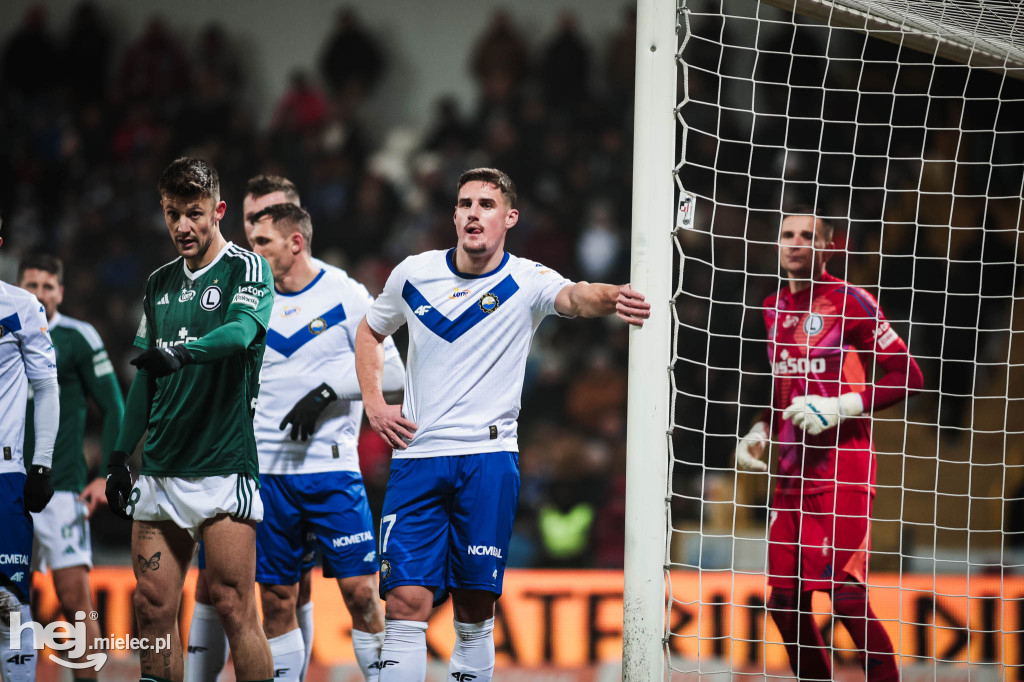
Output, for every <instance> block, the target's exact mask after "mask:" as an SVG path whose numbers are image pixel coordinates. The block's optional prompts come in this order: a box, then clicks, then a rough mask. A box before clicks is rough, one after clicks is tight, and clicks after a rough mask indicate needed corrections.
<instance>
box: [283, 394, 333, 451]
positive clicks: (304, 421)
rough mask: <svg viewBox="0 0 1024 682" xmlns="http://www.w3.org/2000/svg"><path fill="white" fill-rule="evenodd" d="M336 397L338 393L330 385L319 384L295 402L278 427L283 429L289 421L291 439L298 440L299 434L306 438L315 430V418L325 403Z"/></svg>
mask: <svg viewBox="0 0 1024 682" xmlns="http://www.w3.org/2000/svg"><path fill="white" fill-rule="evenodd" d="M337 399H338V395H337V394H336V393H335V392H334V390H333V389H332V388H331V387H330V386H328V385H327V384H320V385H319V386H317V387H316V388H314V389H313V390H312V391H310V392H309V393H307V394H306V395H304V396H303V397H302V399H301V400H299V402H297V403H295V407H293V408H292V409H291V412H289V413H288V414H286V415H285V416H284V419H282V420H281V426H279V427H278V428H279V429H280V430H281V431H284V427H286V426H287V425H288V423H289V422H291V425H292V440H298V437H299V435H301V436H302V440H306V439H307V438H309V437H310V436H312V435H313V431H314V430H316V420H317V418H318V417H319V416H320V413H321V412H323V411H324V408H325V407H327V403H330V402H333V401H335V400H337Z"/></svg>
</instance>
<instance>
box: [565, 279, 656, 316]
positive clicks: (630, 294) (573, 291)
mask: <svg viewBox="0 0 1024 682" xmlns="http://www.w3.org/2000/svg"><path fill="white" fill-rule="evenodd" d="M555 310H556V311H557V312H558V314H559V315H565V316H568V317H576V316H579V317H605V316H606V315H611V314H612V313H615V314H616V315H618V317H619V319H620V320H622V321H623V322H625V323H626V324H632V325H635V326H637V327H642V326H643V325H644V320H646V319H647V318H648V317H650V316H651V304H650V303H648V302H647V301H646V300H644V295H643V294H641V293H640V292H639V291H635V290H634V289H633V288H632V287H630V286H629V285H628V284H623V285H621V286H619V285H617V284H597V283H590V282H576V283H575V284H570V285H569V286H567V287H564V288H563V289H562V290H561V291H559V292H558V296H557V297H555Z"/></svg>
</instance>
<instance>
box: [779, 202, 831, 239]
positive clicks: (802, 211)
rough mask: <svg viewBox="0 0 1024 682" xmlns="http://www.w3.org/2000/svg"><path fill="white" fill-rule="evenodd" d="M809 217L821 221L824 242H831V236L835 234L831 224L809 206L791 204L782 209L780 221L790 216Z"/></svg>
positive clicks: (819, 212)
mask: <svg viewBox="0 0 1024 682" xmlns="http://www.w3.org/2000/svg"><path fill="white" fill-rule="evenodd" d="M801 215H809V216H813V217H815V218H817V219H818V220H820V221H821V228H822V231H823V232H824V235H825V241H832V236H833V235H834V234H835V227H833V225H832V222H831V221H830V220H829V219H828V218H825V217H823V216H822V215H821V211H819V210H817V209H816V208H815V207H814V206H811V205H810V204H793V205H792V206H787V207H785V208H783V209H782V219H783V220H785V219H786V218H789V217H790V216H801Z"/></svg>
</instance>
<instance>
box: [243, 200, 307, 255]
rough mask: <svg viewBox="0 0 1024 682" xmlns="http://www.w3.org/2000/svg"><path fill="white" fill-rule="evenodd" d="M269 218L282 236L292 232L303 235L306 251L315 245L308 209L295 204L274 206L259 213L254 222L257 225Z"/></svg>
mask: <svg viewBox="0 0 1024 682" xmlns="http://www.w3.org/2000/svg"><path fill="white" fill-rule="evenodd" d="M268 216H269V217H270V219H271V220H272V221H273V222H274V227H276V228H277V229H278V231H279V232H281V234H287V233H291V232H298V233H299V234H301V235H302V239H303V240H305V242H306V250H307V251H309V249H310V245H311V244H312V243H313V220H312V219H311V218H310V217H309V212H307V211H306V209H304V208H302V207H301V206H296V205H295V204H272V205H270V206H267V207H266V208H265V209H263V210H261V211H258V212H257V213H256V215H254V216H253V217H252V222H253V224H254V225H255V224H256V223H258V222H259V221H261V220H263V219H264V218H266V217H268ZM285 227H287V228H288V230H287V231H286V230H285V229H283V228H285Z"/></svg>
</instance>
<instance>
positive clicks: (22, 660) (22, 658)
mask: <svg viewBox="0 0 1024 682" xmlns="http://www.w3.org/2000/svg"><path fill="white" fill-rule="evenodd" d="M34 656H35V654H14V655H13V656H11V657H10V658H8V659H7V662H8V663H13V664H14V665H25V664H26V663H28V662H29V661H31V660H32V658H33V657H34Z"/></svg>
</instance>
